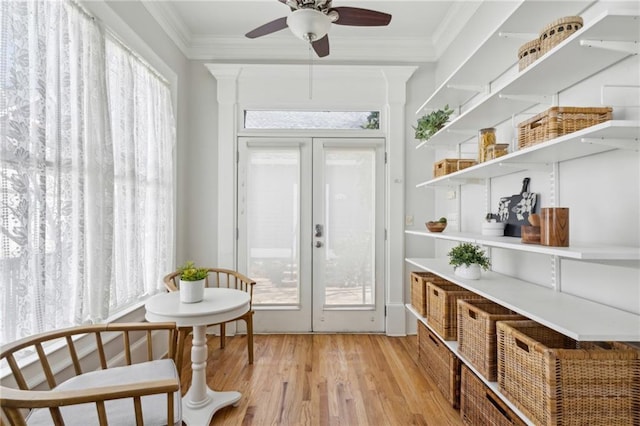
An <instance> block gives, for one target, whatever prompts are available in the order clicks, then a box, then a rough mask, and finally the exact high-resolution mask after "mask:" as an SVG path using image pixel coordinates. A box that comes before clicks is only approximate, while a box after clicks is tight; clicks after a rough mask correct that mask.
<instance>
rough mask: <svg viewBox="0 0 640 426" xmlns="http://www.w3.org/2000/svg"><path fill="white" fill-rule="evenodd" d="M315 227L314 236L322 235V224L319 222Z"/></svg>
mask: <svg viewBox="0 0 640 426" xmlns="http://www.w3.org/2000/svg"><path fill="white" fill-rule="evenodd" d="M315 229H316V233H315V234H314V236H315V237H316V238H319V237H322V225H320V224H319V223H318V224H316V227H315Z"/></svg>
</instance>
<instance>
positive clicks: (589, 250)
mask: <svg viewBox="0 0 640 426" xmlns="http://www.w3.org/2000/svg"><path fill="white" fill-rule="evenodd" d="M405 234H408V235H418V236H422V237H428V238H436V239H442V240H450V241H459V242H464V243H474V244H479V245H483V246H487V247H498V248H504V249H509V250H517V251H526V252H529V253H540V254H548V255H552V256H559V257H563V258H566V259H577V260H640V248H638V247H624V246H594V247H584V246H572V247H548V246H542V245H540V244H525V243H522V242H521V240H520V238H518V237H489V236H486V235H481V234H472V233H468V232H446V233H445V232H429V231H410V230H407V231H405Z"/></svg>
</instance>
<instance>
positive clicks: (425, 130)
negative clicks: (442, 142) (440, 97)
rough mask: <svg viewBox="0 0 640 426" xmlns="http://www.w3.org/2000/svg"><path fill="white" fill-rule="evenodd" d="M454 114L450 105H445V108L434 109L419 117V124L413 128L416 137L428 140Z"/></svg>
mask: <svg viewBox="0 0 640 426" xmlns="http://www.w3.org/2000/svg"><path fill="white" fill-rule="evenodd" d="M451 114H453V110H452V109H451V108H449V105H445V106H444V108H443V109H439V110H436V111H432V112H430V113H429V114H425V115H423V116H422V117H420V118H419V119H418V125H417V126H414V127H413V129H414V130H415V131H416V134H415V137H416V139H419V140H421V141H426V140H429V138H431V136H433V135H435V134H436V133H437V132H438V131H439V130H440V129H442V128H443V127H444V125H445V124H447V121H449V117H451Z"/></svg>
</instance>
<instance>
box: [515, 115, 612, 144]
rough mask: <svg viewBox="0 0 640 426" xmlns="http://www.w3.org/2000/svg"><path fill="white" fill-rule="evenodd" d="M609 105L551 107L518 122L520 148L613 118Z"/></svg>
mask: <svg viewBox="0 0 640 426" xmlns="http://www.w3.org/2000/svg"><path fill="white" fill-rule="evenodd" d="M611 111H612V109H611V108H609V107H602V108H588V107H586V108H583V107H551V108H549V109H548V110H546V111H544V112H541V113H540V114H538V115H535V116H533V117H531V118H530V119H528V120H525V121H523V122H522V123H520V124H518V148H519V149H523V148H527V147H529V146H532V145H535V144H538V143H540V142H544V141H547V140H550V139H554V138H557V137H560V136H563V135H566V134H569V133H572V132H576V131H578V130H581V129H584V128H587V127H590V126H594V125H596V124H600V123H604V122H605V121H609V120H611Z"/></svg>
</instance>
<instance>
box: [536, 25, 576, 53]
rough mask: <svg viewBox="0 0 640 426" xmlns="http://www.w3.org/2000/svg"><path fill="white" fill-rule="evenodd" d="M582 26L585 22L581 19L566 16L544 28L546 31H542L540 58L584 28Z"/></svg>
mask: <svg viewBox="0 0 640 426" xmlns="http://www.w3.org/2000/svg"><path fill="white" fill-rule="evenodd" d="M582 24H583V21H582V18H581V17H579V16H566V17H564V18H560V19H558V20H556V21H553V22H552V23H550V24H549V25H547V26H546V27H544V29H543V30H542V31H540V56H542V55H544V54H545V53H547V52H548V51H550V50H551V49H553V48H554V47H555V46H557V45H558V44H560V43H561V42H562V40H564V39H566V38H567V37H569V36H570V35H571V34H573V33H575V32H576V31H578V30H579V29H580V28H582Z"/></svg>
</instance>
